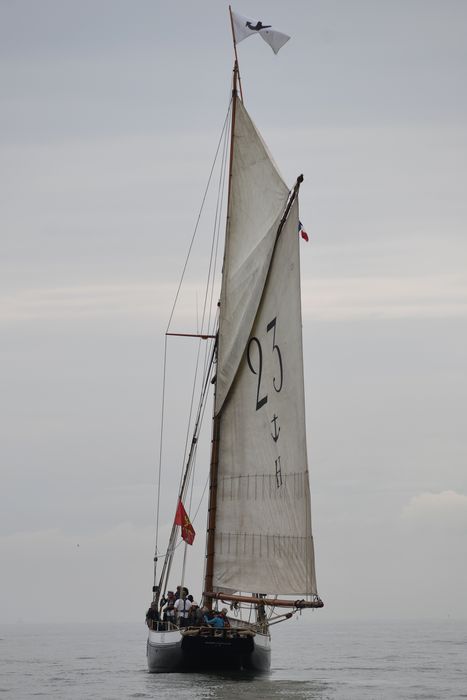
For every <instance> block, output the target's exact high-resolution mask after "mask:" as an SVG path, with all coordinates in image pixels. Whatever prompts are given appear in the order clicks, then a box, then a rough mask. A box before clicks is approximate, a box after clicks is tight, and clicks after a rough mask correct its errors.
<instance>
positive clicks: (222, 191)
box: [211, 133, 230, 332]
mask: <svg viewBox="0 0 467 700" xmlns="http://www.w3.org/2000/svg"><path fill="white" fill-rule="evenodd" d="M229 147H230V143H229V139H228V138H227V133H226V138H225V141H224V153H223V166H224V167H223V171H222V184H221V186H220V195H221V202H220V208H221V211H222V210H223V208H224V195H225V189H226V187H225V181H226V178H227V160H228V154H229ZM220 229H221V217H219V222H218V227H217V236H216V254H215V267H217V259H218V258H217V256H218V252H219V240H220ZM213 293H214V288H213V289H212V294H211V309H212V303H213ZM217 324H218V312H217V313H216V314H215V321H214V326H213V329H212V330H213V332H214V329H216V328H217Z"/></svg>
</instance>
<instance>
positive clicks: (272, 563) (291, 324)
mask: <svg viewBox="0 0 467 700" xmlns="http://www.w3.org/2000/svg"><path fill="white" fill-rule="evenodd" d="M236 99H237V98H236ZM236 108H237V112H236V120H235V128H234V134H233V152H234V156H233V163H232V182H231V193H230V204H229V224H228V232H227V241H226V253H225V260H224V274H223V286H222V292H221V311H220V325H219V356H218V375H217V386H216V403H215V412H216V415H217V416H218V419H219V420H220V441H219V457H218V468H217V505H216V530H215V533H216V534H215V541H214V567H213V590H214V591H231V592H232V591H250V592H256V593H260V592H261V593H276V594H290V595H316V594H317V590H316V580H315V571H314V552H313V538H312V531H311V514H310V490H309V484H308V466H307V452H306V435H305V400H304V389H303V353H302V331H301V301H300V266H299V248H298V244H299V237H298V201H297V199H295V200H294V203H293V205H292V207H291V209H290V212H289V215H288V218H287V221H286V223H285V225H284V227H283V229H282V231H281V233H280V235H279V237H277V232H278V228H279V225H280V221H281V219H282V217H283V214H284V211H285V209H286V205H287V201H288V195H289V190H288V188H287V187H286V185H285V184H284V182H283V180H282V178H281V177H280V175H279V173H278V171H277V168H276V166H275V165H274V163H273V161H272V158H271V156H270V155H269V153H268V151H267V148H266V146H265V145H264V143H263V141H262V139H261V137H260V135H259V133H258V132H257V130H256V128H255V126H254V125H253V123H252V121H251V119H250V118H249V116H248V114H247V112H246V110H245V109H244V107H243V105H242V103H241V102H240V101H239V100H238V101H237V105H236Z"/></svg>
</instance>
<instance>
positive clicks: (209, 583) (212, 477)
mask: <svg viewBox="0 0 467 700" xmlns="http://www.w3.org/2000/svg"><path fill="white" fill-rule="evenodd" d="M229 11H230V20H231V23H232V36H233V40H234V49H235V63H234V69H233V82H232V123H231V127H230V163H229V180H228V182H229V191H228V197H227V221H226V238H227V236H228V235H229V229H230V199H231V191H232V163H233V157H234V130H235V115H236V108H237V96H238V95H237V85H238V83H239V71H238V61H237V48H236V46H235V34H234V30H233V22H232V11H231V10H230V8H229ZM221 311H222V310H221ZM218 346H219V340H218V341H217V343H216V347H217V352H218V349H219V348H218ZM215 394H216V391H215V390H214V397H215ZM214 410H215V409H214ZM220 424H221V415H220V413H219V414H218V415H214V418H213V427H212V442H211V464H210V470H209V505H208V528H207V542H206V569H205V578H204V594H203V597H204V605H207V606H208V607H209V608H210V607H211V606H212V594H211V591H212V589H213V576H214V556H215V537H216V511H217V470H218V465H219V440H220V428H221V425H220Z"/></svg>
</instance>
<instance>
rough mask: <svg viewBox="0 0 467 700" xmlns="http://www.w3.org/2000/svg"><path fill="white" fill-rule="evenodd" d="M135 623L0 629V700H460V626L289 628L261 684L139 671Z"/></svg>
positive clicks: (139, 628) (464, 666)
mask: <svg viewBox="0 0 467 700" xmlns="http://www.w3.org/2000/svg"><path fill="white" fill-rule="evenodd" d="M145 636H146V635H145V627H144V625H142V624H141V625H131V624H128V625H124V624H122V625H117V624H115V625H110V626H103V625H74V626H71V625H44V626H39V625H32V626H27V625H25V624H22V625H18V626H16V627H15V626H0V700H3V699H5V700H6V699H8V698H15V700H16V699H19V700H23V698H24V699H25V700H26V699H27V698H40V697H42V698H63V699H64V700H68V699H70V700H71V699H74V698H76V699H78V698H79V700H88V699H89V700H91V699H97V700H106V699H108V700H113V699H114V698H162V699H163V698H167V700H169V699H170V700H183V699H184V698H186V699H187V700H188V698H189V699H190V700H200V699H201V698H206V699H208V698H209V699H212V700H215V699H217V698H219V699H220V700H232V699H236V698H238V697H239V696H241V698H242V700H263V699H264V700H270V699H272V700H274V699H278V698H282V699H284V700H285V698H287V699H291V700H386V699H388V698H391V699H393V698H398V699H402V700H409V699H412V698H413V699H418V698H423V699H426V698H442V699H443V700H448V699H449V698H467V623H466V622H454V621H452V622H450V621H446V622H437V623H428V622H422V623H413V622H410V623H409V622H400V623H396V622H389V623H388V622H384V623H379V624H377V623H373V622H372V623H358V624H355V623H351V622H345V623H331V622H323V621H321V622H320V621H317V622H316V621H315V618H313V620H312V621H311V622H305V621H303V620H302V621H298V622H297V621H290V622H288V623H285V624H284V625H283V626H282V628H281V625H278V626H277V627H276V628H275V630H274V636H273V671H272V672H271V673H270V674H269V675H268V676H266V677H259V678H250V679H244V680H241V679H237V678H233V677H232V676H228V675H226V676H225V675H224V676H221V677H219V676H210V675H196V674H193V675H191V674H190V675H188V674H183V675H181V674H172V675H167V676H162V675H160V676H157V675H149V674H148V673H147V671H146V659H145V645H146V640H145Z"/></svg>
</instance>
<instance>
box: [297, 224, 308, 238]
mask: <svg viewBox="0 0 467 700" xmlns="http://www.w3.org/2000/svg"><path fill="white" fill-rule="evenodd" d="M298 232H299V234H300V235H301V237H302V238H303V240H304V241H306V242H307V243H308V241H309V240H310V239H309V238H308V234H307V232H306V231H305V230H304V228H303V224H302V222H301V221H299V222H298Z"/></svg>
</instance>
